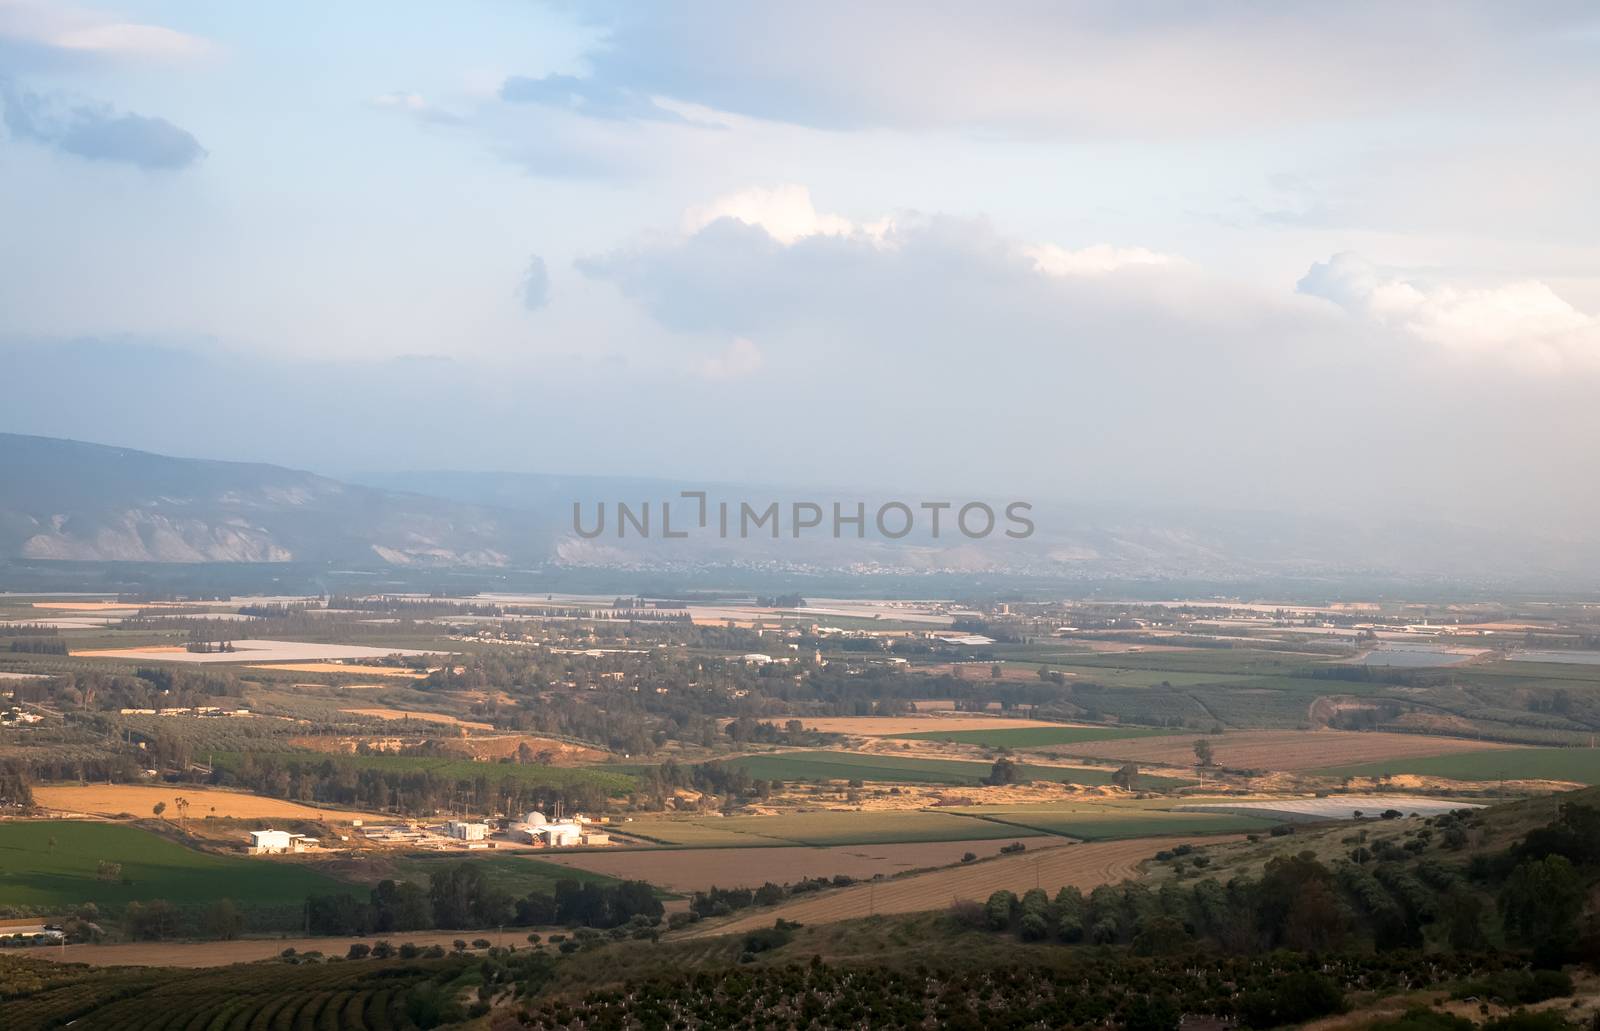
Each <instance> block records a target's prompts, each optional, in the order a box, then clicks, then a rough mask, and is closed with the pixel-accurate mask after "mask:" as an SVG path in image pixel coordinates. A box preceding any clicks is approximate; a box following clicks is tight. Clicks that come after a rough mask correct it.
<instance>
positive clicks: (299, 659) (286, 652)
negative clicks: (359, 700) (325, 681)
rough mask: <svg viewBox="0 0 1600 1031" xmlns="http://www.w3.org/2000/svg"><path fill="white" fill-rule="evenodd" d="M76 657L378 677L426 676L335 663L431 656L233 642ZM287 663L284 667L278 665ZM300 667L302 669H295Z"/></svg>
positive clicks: (106, 650) (79, 653)
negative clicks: (229, 646) (218, 647)
mask: <svg viewBox="0 0 1600 1031" xmlns="http://www.w3.org/2000/svg"><path fill="white" fill-rule="evenodd" d="M72 654H73V655H74V656H75V657H79V658H83V657H88V658H105V659H155V660H158V661H165V662H196V663H206V664H214V663H226V662H243V663H258V662H259V663H274V664H275V665H272V666H261V667H251V668H257V669H261V668H264V669H283V670H291V671H297V672H303V673H377V674H380V675H382V676H404V677H415V676H425V675H426V674H419V673H416V672H415V671H413V670H409V669H398V668H395V667H389V666H347V665H343V664H339V663H333V662H330V661H328V660H331V659H381V658H384V657H386V656H389V655H431V654H433V653H432V652H420V651H415V650H411V649H406V648H367V647H364V646H362V645H356V644H313V643H308V642H305V641H267V640H260V639H256V638H249V639H245V640H240V641H234V642H233V651H231V652H191V651H189V650H188V649H187V648H184V647H181V646H177V645H154V646H149V647H143V648H104V649H94V650H89V651H75V652H73V653H72ZM276 663H283V664H284V665H276ZM292 663H299V664H300V665H291V664H292Z"/></svg>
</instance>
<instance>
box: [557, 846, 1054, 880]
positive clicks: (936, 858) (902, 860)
mask: <svg viewBox="0 0 1600 1031" xmlns="http://www.w3.org/2000/svg"><path fill="white" fill-rule="evenodd" d="M1029 842H1030V844H1029V846H1028V847H1029V848H1030V849H1043V848H1050V847H1052V845H1053V844H1054V843H1052V842H1049V841H1040V842H1038V843H1036V844H1035V843H1033V842H1034V839H1031V838H1030V839H1029ZM1006 843H1007V839H1004V838H990V839H985V840H977V841H928V842H918V843H916V844H904V845H836V846H832V847H828V848H814V847H810V846H801V845H794V846H776V847H772V848H763V849H762V850H761V854H760V857H759V860H758V861H757V862H751V857H750V856H749V855H748V854H745V853H742V852H740V851H738V850H736V849H728V848H714V849H650V850H647V851H638V850H632V851H625V852H615V851H613V852H575V853H572V854H569V855H550V856H545V857H543V863H544V864H545V865H548V866H559V867H565V868H568V869H570V870H571V871H573V872H574V873H584V872H588V873H591V874H604V875H606V876H607V877H612V878H617V879H621V880H646V881H649V882H650V883H651V884H654V885H656V886H657V887H661V888H667V889H670V890H672V891H678V892H684V893H689V892H695V891H706V890H707V889H709V888H711V887H713V886H715V887H721V888H757V887H760V886H761V885H762V884H765V883H766V882H768V881H771V882H773V883H775V884H789V883H793V882H795V881H799V880H802V879H804V878H807V877H830V878H831V877H833V876H835V875H837V874H844V875H845V876H846V877H853V878H855V879H857V880H868V879H870V878H872V877H874V876H877V875H879V874H882V875H883V876H885V877H893V876H895V875H897V874H903V873H906V872H907V871H910V870H926V869H931V868H934V867H940V866H950V865H952V864H955V863H959V862H961V859H962V857H963V856H965V855H967V854H968V853H971V854H973V855H976V856H978V857H979V858H985V859H986V858H989V857H990V856H995V855H998V854H999V853H1000V849H1002V848H1004V847H1005V846H1006Z"/></svg>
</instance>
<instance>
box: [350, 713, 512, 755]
mask: <svg viewBox="0 0 1600 1031" xmlns="http://www.w3.org/2000/svg"><path fill="white" fill-rule="evenodd" d="M339 711H340V712H348V713H350V714H351V715H352V716H373V717H376V718H377V719H380V720H421V721H422V722H424V723H446V724H449V725H450V726H452V727H467V728H469V729H471V730H493V729H494V724H493V723H478V722H475V721H473V720H464V719H459V718H457V717H455V716H446V715H445V714H444V713H442V712H417V711H415V710H411V709H340V710H339ZM512 751H516V747H515V746H513V747H512Z"/></svg>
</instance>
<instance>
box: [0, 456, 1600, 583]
mask: <svg viewBox="0 0 1600 1031" xmlns="http://www.w3.org/2000/svg"><path fill="white" fill-rule="evenodd" d="M358 479H359V480H360V481H361V482H360V483H351V482H346V481H342V480H337V479H331V478H329V477H326V476H320V475H317V474H314V473H310V472H303V471H298V470H293V469H286V468H282V467H280V466H274V465H262V464H255V463H245V462H219V461H204V460H198V459H187V458H172V457H168V456H163V455H156V454H151V453H149V452H144V451H135V450H132V449H129V448H118V447H106V446H103V445H99V444H85V443H80V442H77V441H70V440H58V439H53V438H47V437H33V436H21V435H16V434H0V560H3V559H35V560H39V559H56V560H73V561H84V562H107V561H113V562H157V563H218V562H222V563H246V562H248V563H284V562H301V563H325V562H335V561H344V562H354V563H364V564H368V565H370V564H372V563H374V562H381V563H386V564H388V565H390V566H397V567H479V568H491V569H492V568H528V567H532V566H546V565H555V566H562V567H568V568H574V569H577V568H589V569H612V570H619V571H632V572H644V571H657V572H667V573H672V574H681V573H684V572H697V573H703V572H706V571H714V570H718V569H726V570H739V571H741V573H742V574H752V575H753V574H762V573H769V574H780V575H781V574H789V573H794V574H802V575H803V574H807V573H814V572H826V573H837V574H842V575H848V576H852V577H854V576H885V575H892V576H900V577H921V576H927V575H931V574H941V575H944V574H947V575H951V576H958V577H966V578H973V577H976V578H980V579H982V578H985V577H994V576H1005V577H1012V576H1020V577H1027V578H1031V579H1039V580H1045V581H1078V582H1082V581H1094V580H1111V581H1124V582H1130V583H1137V582H1141V581H1148V580H1164V581H1172V582H1197V583H1198V582H1208V583H1227V582H1233V581H1241V580H1249V579H1252V578H1257V579H1274V578H1294V579H1298V580H1301V581H1303V582H1304V581H1309V582H1317V581H1326V582H1327V583H1328V584H1330V585H1334V584H1352V583H1359V584H1362V585H1367V586H1371V585H1378V586H1379V588H1380V589H1381V588H1383V587H1384V586H1386V585H1388V584H1391V583H1396V584H1397V583H1410V584H1435V583H1437V582H1438V581H1442V580H1447V579H1448V580H1451V581H1453V582H1454V583H1456V584H1457V585H1460V584H1468V585H1473V584H1477V585H1488V584H1494V585H1500V586H1526V587H1529V588H1533V589H1545V588H1548V587H1550V586H1553V585H1561V586H1569V585H1570V586H1584V587H1587V586H1590V585H1591V584H1592V578H1593V577H1594V576H1595V575H1597V574H1600V547H1597V545H1596V543H1595V542H1594V541H1589V540H1585V541H1551V540H1546V539H1541V538H1537V537H1533V536H1513V535H1505V534H1499V533H1492V532H1489V531H1484V530H1478V529H1474V528H1471V527H1462V526H1451V525H1441V524H1422V523H1416V522H1411V521H1407V520H1405V518H1404V514H1403V512H1404V510H1403V507H1401V506H1397V507H1396V509H1395V513H1393V514H1391V513H1374V514H1373V515H1372V517H1371V518H1369V519H1367V520H1365V521H1364V522H1361V523H1359V524H1358V523H1355V522H1352V521H1341V520H1336V519H1332V518H1323V517H1311V516H1285V515H1279V514H1272V513H1261V512H1232V513H1229V512H1209V511H1202V510H1189V509H1184V508H1181V507H1179V506H1176V505H1174V506H1169V507H1166V508H1161V509H1154V508H1133V507H1128V506H1120V507H1119V506H1108V505H1101V506H1091V505H1082V504H1071V503H1062V502H1051V501H1048V500H1044V499H1033V500H1034V502H1035V503H1034V508H1033V510H1032V513H1031V516H1032V519H1033V521H1034V523H1035V524H1036V526H1037V532H1036V533H1035V534H1034V535H1033V536H1031V537H1030V538H1028V539H1026V540H1013V539H1009V538H1006V537H1005V536H1004V535H1003V534H999V533H996V534H994V535H993V536H991V537H989V538H987V539H984V540H968V539H966V538H964V537H962V536H961V535H960V534H957V533H952V532H951V531H950V529H949V519H950V516H949V515H947V516H946V531H945V533H944V535H943V536H942V537H940V538H939V539H933V538H932V537H931V536H930V535H929V534H928V533H927V532H926V529H927V527H926V523H925V522H919V524H918V527H917V529H916V531H915V532H913V533H911V534H909V535H908V536H906V537H905V538H903V539H897V540H889V539H884V538H883V537H882V536H879V535H878V534H877V533H875V532H873V531H872V530H871V529H870V528H869V530H868V532H867V533H866V534H865V536H864V538H857V537H855V536H854V535H853V533H851V532H846V533H845V534H844V535H843V536H842V537H840V538H835V537H833V536H832V534H831V533H828V532H826V531H814V532H808V533H806V534H803V535H802V536H800V537H796V536H795V535H794V534H793V533H791V532H790V531H791V525H790V522H789V520H790V516H789V515H788V514H787V513H788V512H789V511H790V506H791V505H792V503H793V502H795V501H798V500H805V501H811V502H815V503H817V504H818V505H820V506H822V507H823V508H824V509H825V510H828V509H831V507H832V503H833V502H834V501H840V502H842V503H844V504H845V505H846V507H847V508H851V509H853V507H854V505H855V504H856V503H858V502H864V503H865V504H866V505H867V511H868V512H869V513H870V512H873V511H875V510H876V508H877V506H878V505H880V504H881V503H882V502H883V501H884V500H886V499H888V498H890V497H898V496H897V495H887V494H875V493H873V492H868V493H866V494H851V493H848V492H840V491H837V490H826V489H800V488H794V487H775V486H762V485H739V484H695V483H680V482H669V481H666V480H652V479H647V478H639V477H634V478H622V477H603V476H571V475H547V474H538V473H495V472H461V471H449V470H446V471H424V472H392V473H374V474H364V475H361V476H360V477H358ZM685 489H704V490H706V491H707V492H708V502H709V505H710V507H711V510H712V511H713V512H714V511H715V510H716V506H717V504H718V502H719V501H726V502H728V503H729V504H730V505H731V506H732V511H733V512H734V513H735V516H734V520H735V522H736V521H737V512H738V505H739V503H740V502H741V501H744V500H748V501H750V502H751V503H752V504H754V505H756V506H757V507H760V508H764V507H765V506H766V505H768V504H770V503H772V502H777V503H778V505H779V506H780V508H781V509H782V510H783V512H784V513H785V514H784V515H783V517H782V518H783V520H784V525H783V530H782V532H781V533H780V534H779V535H778V536H777V537H776V538H775V537H773V536H772V535H770V534H769V533H767V532H765V531H758V532H756V533H754V534H753V535H752V536H751V537H750V538H749V539H744V540H741V539H739V538H738V535H737V533H736V532H735V533H734V534H733V535H732V536H731V537H729V538H723V537H722V536H720V535H719V534H717V533H716V532H715V531H714V529H709V528H699V529H696V530H695V532H693V533H691V534H690V536H689V537H688V538H686V539H671V540H668V539H664V538H663V537H662V536H661V535H660V522H659V520H660V512H661V508H660V505H661V502H662V501H663V500H670V501H672V503H673V521H674V525H675V526H676V527H678V528H682V527H684V526H685V524H686V521H688V520H689V519H690V518H691V514H692V513H694V509H695V504H694V503H692V502H689V501H685V500H683V499H681V498H680V497H679V492H680V491H681V490H685ZM1062 489H1064V488H1062ZM929 497H930V498H931V499H938V500H952V501H954V502H955V503H956V504H958V505H959V504H960V503H962V502H964V501H966V500H975V499H969V498H962V497H959V496H956V497H951V496H950V495H939V494H932V495H930V496H929ZM905 500H906V501H907V502H908V503H909V504H911V505H912V506H915V505H917V503H918V502H919V501H920V500H928V499H919V498H905ZM987 500H988V501H989V502H990V503H991V504H993V505H994V506H995V508H996V510H997V511H1003V509H1004V505H1005V501H1004V500H1000V499H992V498H991V499H987ZM575 502H576V503H579V504H581V505H582V506H583V511H584V513H585V518H586V519H592V515H593V513H594V512H595V511H596V505H597V504H598V503H600V502H605V503H606V504H607V506H608V510H609V512H610V513H611V515H610V520H611V521H610V523H609V525H608V527H607V530H606V532H605V533H604V534H602V535H601V536H599V537H594V538H585V537H582V536H580V535H578V534H577V533H575V532H573V505H574V503H575ZM618 502H627V503H629V504H630V505H632V506H635V508H636V510H637V508H638V507H639V506H641V505H642V504H643V503H645V502H649V503H650V504H651V506H652V511H653V512H654V513H655V516H654V518H655V520H656V522H655V523H654V530H653V532H652V536H651V538H650V539H643V540H641V539H639V538H638V536H637V535H630V536H628V537H626V538H619V537H618V536H617V534H616V516H615V506H616V504H617V503H618ZM712 518H713V522H712V523H711V524H710V525H712V526H714V519H715V517H714V516H713V517H712ZM871 520H872V517H871V515H869V516H868V521H869V524H870V522H871ZM974 582H976V581H974Z"/></svg>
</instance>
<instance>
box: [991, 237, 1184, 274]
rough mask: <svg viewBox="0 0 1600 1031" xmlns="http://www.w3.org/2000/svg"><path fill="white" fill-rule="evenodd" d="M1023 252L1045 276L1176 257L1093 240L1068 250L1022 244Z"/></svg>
mask: <svg viewBox="0 0 1600 1031" xmlns="http://www.w3.org/2000/svg"><path fill="white" fill-rule="evenodd" d="M1022 252H1023V253H1024V254H1026V255H1027V256H1028V257H1030V258H1032V259H1033V267H1034V268H1035V269H1036V270H1038V271H1039V272H1040V273H1042V274H1044V275H1047V276H1095V275H1101V274H1103V273H1106V272H1115V271H1117V270H1118V269H1123V268H1128V267H1131V266H1134V265H1167V264H1171V263H1172V262H1173V261H1175V260H1177V259H1175V258H1173V257H1172V255H1170V254H1160V253H1157V252H1156V251H1152V250H1146V249H1145V248H1143V247H1113V246H1111V245H1110V244H1104V243H1100V244H1094V245H1093V246H1090V247H1084V248H1082V249H1081V250H1076V251H1069V250H1067V249H1066V248H1065V247H1058V246H1056V245H1055V244H1053V243H1041V244H1032V245H1028V246H1024V247H1023V248H1022Z"/></svg>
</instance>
